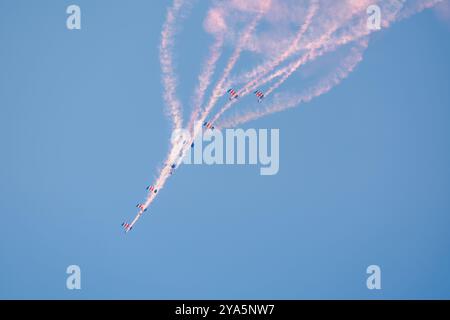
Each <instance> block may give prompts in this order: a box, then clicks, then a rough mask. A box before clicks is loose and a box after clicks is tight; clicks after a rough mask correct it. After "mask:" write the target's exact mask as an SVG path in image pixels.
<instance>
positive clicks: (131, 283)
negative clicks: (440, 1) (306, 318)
mask: <svg viewBox="0 0 450 320" xmlns="http://www.w3.org/2000/svg"><path fill="white" fill-rule="evenodd" d="M76 3H77V4H78V5H80V6H81V8H82V30H80V31H69V30H67V29H66V26H65V21H66V17H67V15H66V14H65V10H66V8H67V6H68V5H69V4H72V2H69V1H23V0H19V1H16V0H14V1H12V0H0V146H1V153H0V155H1V157H0V214H1V217H2V228H1V229H2V231H1V232H0V271H1V272H0V298H3V299H11V298H20V299H21V298H39V299H47V298H58V299H80V298H87V299H93V298H105V299H112V298H124V299H132V298H137V299H197V298H202V299H216V298H225V299H226V298H234V299H241V298H254V299H265V298H267V299H300V298H338V299H341V298H362V299H378V298H389V299H390V298H450V294H449V292H450V278H449V276H448V270H450V256H449V250H448V248H449V244H450V235H449V233H448V230H449V226H450V216H449V213H450V199H449V196H448V195H449V191H450V185H449V182H450V169H449V168H450V167H449V165H448V164H449V163H450V152H449V151H450V129H449V128H450V127H449V122H450V109H449V107H450V93H449V84H450V77H449V74H450V72H449V71H450V64H449V60H448V57H449V56H450V37H449V29H448V27H446V26H445V25H443V24H442V23H441V22H439V21H438V20H437V19H436V17H435V15H434V14H433V13H432V12H431V11H428V12H424V13H422V14H419V15H416V16H414V17H412V18H411V19H409V20H406V21H403V22H401V23H398V24H396V25H394V26H393V27H392V28H391V29H389V30H387V31H383V32H382V33H380V34H377V35H376V36H374V37H373V38H372V41H371V44H370V47H369V49H368V51H367V52H366V54H365V59H364V61H363V62H362V63H361V64H360V65H359V67H358V68H357V69H356V71H355V72H353V73H352V74H351V76H350V77H349V78H348V79H347V80H345V81H344V82H343V83H342V84H341V85H339V86H338V87H336V88H335V89H334V90H332V91H331V92H330V93H328V94H326V95H324V96H322V97H320V98H317V99H315V100H313V101H312V102H311V103H309V104H307V105H303V106H302V107H301V108H297V109H293V110H290V111H287V112H285V113H280V114H276V115H273V116H270V117H268V118H265V119H261V120H258V121H256V122H253V123H251V124H249V126H252V127H260V128H279V129H280V136H281V141H280V143H281V146H280V148H281V149H280V172H279V174H278V175H275V176H271V177H267V176H260V175H259V168H257V167H252V166H212V167H208V166H184V167H181V168H180V170H178V171H177V174H176V175H175V176H174V177H173V179H171V180H170V181H169V183H168V184H167V187H166V188H165V189H164V190H163V192H161V194H160V196H159V198H158V200H157V201H156V202H155V203H154V205H153V207H151V208H150V215H147V216H145V217H144V218H143V219H142V220H140V221H139V224H138V225H137V226H136V228H135V229H134V230H133V232H131V233H129V234H128V235H126V236H125V235H124V234H123V231H122V229H121V228H120V223H121V222H122V221H124V220H130V219H131V218H132V217H133V216H134V214H135V208H134V206H135V204H136V203H137V202H139V201H141V200H142V199H143V198H144V197H145V190H144V189H145V186H146V185H148V184H149V183H150V182H151V181H152V178H153V176H154V174H155V172H156V168H157V166H158V165H159V164H160V163H161V161H162V160H163V159H164V156H165V154H166V152H167V148H168V145H167V142H168V139H169V134H170V128H169V123H168V121H167V119H166V118H165V116H164V113H163V102H162V99H161V92H162V88H161V84H160V67H159V60H158V46H159V40H160V31H161V26H162V24H163V22H164V18H165V12H166V8H167V6H168V5H169V1H132V2H124V1H114V2H111V1H99V0H97V1H82V0H77V1H76ZM203 14H204V7H202V6H198V7H196V8H195V9H194V11H193V12H192V15H191V16H190V17H189V20H188V21H187V23H186V27H185V29H184V31H183V33H182V34H181V36H180V37H179V38H178V42H177V46H178V47H177V51H178V52H179V54H178V57H177V61H179V68H178V70H179V72H180V79H181V85H180V90H179V92H180V97H181V98H182V100H183V101H188V100H189V98H190V95H191V93H192V88H193V87H194V80H195V77H196V76H197V74H198V72H199V70H200V66H201V63H200V62H201V60H200V59H199V56H201V55H204V54H205V53H206V48H205V43H209V42H207V41H208V38H207V35H206V34H204V32H202V31H201V24H200V21H201V19H202V17H203ZM181 53H182V54H181ZM240 68H241V69H242V65H240V64H238V65H237V69H238V70H240ZM286 87H287V88H288V89H291V91H294V90H296V88H297V87H296V83H295V81H291V82H289V83H288V84H287V85H286ZM71 264H77V265H79V266H80V267H81V270H82V290H79V291H76V290H75V291H69V290H67V289H66V277H67V275H66V273H65V271H66V268H67V266H68V265H71ZM371 264H377V265H380V267H381V268H382V287H383V289H382V290H381V291H369V290H368V289H367V288H366V278H367V275H366V273H365V271H366V268H367V266H369V265H371Z"/></svg>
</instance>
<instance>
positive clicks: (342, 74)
mask: <svg viewBox="0 0 450 320" xmlns="http://www.w3.org/2000/svg"><path fill="white" fill-rule="evenodd" d="M367 46H368V40H367V39H364V40H361V41H360V43H359V44H358V45H357V46H356V47H354V48H353V49H352V52H351V54H350V55H349V56H348V57H346V58H345V59H344V62H343V63H342V65H341V66H340V67H339V68H338V69H337V70H336V71H335V72H333V73H331V74H330V75H328V76H327V77H326V78H325V79H324V80H322V81H321V82H320V84H319V85H317V86H316V87H314V88H312V89H311V90H309V91H308V92H306V93H305V94H302V95H299V96H292V97H288V98H287V99H283V101H280V102H278V103H274V104H273V105H271V106H269V107H266V108H265V109H263V110H255V111H251V112H248V113H245V114H243V115H238V116H236V117H232V118H230V119H228V120H224V121H223V122H222V123H220V124H218V125H217V127H218V128H233V127H236V126H237V125H240V124H243V123H246V122H249V121H253V120H256V119H259V118H261V117H264V116H267V115H270V114H273V113H276V112H280V111H283V110H286V109H289V108H294V107H296V106H297V105H299V104H301V103H305V102H309V101H311V100H312V99H313V98H315V97H318V96H321V95H323V94H325V93H327V92H328V91H330V90H331V89H332V88H333V87H335V86H336V85H338V84H339V83H340V82H341V81H342V80H344V79H345V78H347V76H348V75H349V74H350V73H351V72H352V71H353V70H354V69H355V67H356V66H357V65H358V64H359V63H360V62H361V61H362V58H363V53H364V51H365V49H366V48H367Z"/></svg>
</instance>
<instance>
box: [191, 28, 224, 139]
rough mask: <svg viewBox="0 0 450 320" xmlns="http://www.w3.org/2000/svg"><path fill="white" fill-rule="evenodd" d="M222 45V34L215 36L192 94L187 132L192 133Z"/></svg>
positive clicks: (220, 53)
mask: <svg viewBox="0 0 450 320" xmlns="http://www.w3.org/2000/svg"><path fill="white" fill-rule="evenodd" d="M223 44H224V37H223V35H222V34H220V35H218V36H217V39H216V41H215V42H214V44H213V45H212V46H211V47H210V50H209V51H210V57H209V59H208V60H207V61H206V63H205V65H204V67H203V71H202V72H201V74H200V76H199V77H198V82H199V83H198V86H197V88H196V89H195V93H194V108H193V110H192V114H191V119H190V121H189V131H192V126H193V124H194V121H195V120H196V119H197V118H198V116H199V114H200V111H201V106H202V103H203V100H204V97H205V93H206V90H207V89H208V87H209V85H210V83H211V78H212V76H213V74H214V72H215V70H216V64H217V61H218V60H219V59H220V56H221V55H222V48H223Z"/></svg>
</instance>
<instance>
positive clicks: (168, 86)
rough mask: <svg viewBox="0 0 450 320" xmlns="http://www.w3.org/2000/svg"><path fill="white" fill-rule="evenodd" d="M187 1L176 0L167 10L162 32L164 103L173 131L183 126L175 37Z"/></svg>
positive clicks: (161, 53) (161, 59)
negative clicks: (181, 11) (174, 63)
mask: <svg viewBox="0 0 450 320" xmlns="http://www.w3.org/2000/svg"><path fill="white" fill-rule="evenodd" d="M184 4H185V0H174V2H173V5H172V6H171V7H170V8H169V9H168V10H167V17H166V21H165V23H164V25H163V30H162V32H161V45H160V50H159V59H160V63H161V71H162V83H163V87H164V94H163V97H164V102H165V103H166V106H167V112H168V114H169V116H170V118H171V121H172V126H173V129H179V128H181V127H182V125H183V116H182V105H181V102H180V100H179V99H178V98H177V97H176V89H177V82H178V79H177V76H176V75H175V70H174V66H173V54H172V52H173V47H174V39H173V38H174V35H175V30H176V26H175V24H176V21H177V16H178V14H179V13H180V10H181V9H182V7H183V5H184Z"/></svg>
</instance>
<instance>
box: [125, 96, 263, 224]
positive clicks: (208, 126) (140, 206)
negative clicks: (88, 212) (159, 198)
mask: <svg viewBox="0 0 450 320" xmlns="http://www.w3.org/2000/svg"><path fill="white" fill-rule="evenodd" d="M227 93H228V95H229V98H228V99H229V100H230V101H232V100H234V99H238V98H239V94H238V93H237V92H236V90H234V89H233V88H231V89H229V90H228V91H227ZM254 94H255V96H256V98H257V99H258V102H260V103H261V102H262V101H263V99H264V93H263V92H262V91H260V90H256V91H255V92H254ZM203 127H204V128H206V129H210V130H214V129H215V127H214V125H213V124H212V123H211V122H207V121H205V122H204V123H203ZM193 147H194V143H192V144H191V148H193ZM176 167H177V165H176V164H175V163H174V164H172V165H170V172H169V173H170V174H173V173H174V171H175V169H176ZM146 190H147V191H148V192H151V193H154V194H157V193H158V189H157V188H156V187H155V186H152V185H151V186H148V187H147V188H146ZM136 208H138V209H139V213H138V215H137V216H136V218H135V219H134V221H133V222H132V223H131V224H130V223H126V222H124V223H122V227H123V228H124V229H125V232H128V231H130V230H131V229H133V226H134V224H135V222H136V221H137V219H138V218H139V217H140V216H141V215H142V214H143V213H144V212H146V211H147V208H145V206H144V204H142V203H138V204H137V205H136Z"/></svg>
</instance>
